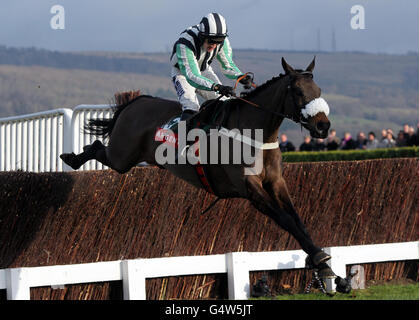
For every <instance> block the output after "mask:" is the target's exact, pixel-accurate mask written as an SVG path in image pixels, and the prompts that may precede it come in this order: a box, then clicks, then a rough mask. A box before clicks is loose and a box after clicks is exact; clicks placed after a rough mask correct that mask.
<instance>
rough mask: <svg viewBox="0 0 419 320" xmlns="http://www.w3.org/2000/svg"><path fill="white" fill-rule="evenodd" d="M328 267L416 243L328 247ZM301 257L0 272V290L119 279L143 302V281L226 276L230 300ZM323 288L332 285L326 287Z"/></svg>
mask: <svg viewBox="0 0 419 320" xmlns="http://www.w3.org/2000/svg"><path fill="white" fill-rule="evenodd" d="M324 250H325V251H327V252H330V253H331V254H332V259H331V260H330V262H329V264H330V265H331V267H332V269H333V271H334V272H335V273H336V274H337V275H338V276H341V277H345V276H346V265H350V264H362V263H375V262H389V261H404V260H418V259H419V241H412V242H398V243H385V244H372V245H360V246H346V247H329V248H324ZM306 256H307V255H306V254H305V253H304V252H303V251H302V250H291V251H272V252H232V253H226V254H217V255H208V256H187V257H170V258H153V259H133V260H119V261H110V262H95V263H86V264H74V265H59V266H46V267H32V268H11V269H3V270H0V289H6V290H7V299H9V300H30V288H32V287H42V286H62V285H66V284H77V283H93V282H106V281H118V280H122V283H123V296H124V299H125V300H144V299H146V286H145V282H146V279H149V278H159V277H170V276H183V275H196V274H214V273H227V275H228V296H229V299H232V300H237V299H248V298H249V297H250V282H249V272H250V271H262V270H284V269H285V270H286V269H301V268H304V267H305V258H306ZM327 288H328V290H330V291H334V289H335V287H334V286H330V284H328V285H327Z"/></svg>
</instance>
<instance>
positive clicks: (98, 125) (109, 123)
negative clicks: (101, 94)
mask: <svg viewBox="0 0 419 320" xmlns="http://www.w3.org/2000/svg"><path fill="white" fill-rule="evenodd" d="M139 96H141V92H140V90H137V91H126V92H117V93H115V94H114V105H115V106H114V107H112V111H113V117H112V119H89V121H88V122H87V124H85V126H84V131H85V132H86V133H88V134H92V135H96V136H103V137H104V138H108V137H109V136H110V135H111V133H112V130H113V127H114V126H115V123H116V120H117V119H118V117H119V115H120V114H121V112H122V110H124V109H125V107H126V106H128V105H129V104H130V103H131V102H133V101H134V100H135V99H137V98H138V97H139Z"/></svg>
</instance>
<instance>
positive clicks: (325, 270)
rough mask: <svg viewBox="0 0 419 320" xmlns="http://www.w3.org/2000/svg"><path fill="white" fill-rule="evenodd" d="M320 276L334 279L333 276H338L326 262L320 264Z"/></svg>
mask: <svg viewBox="0 0 419 320" xmlns="http://www.w3.org/2000/svg"><path fill="white" fill-rule="evenodd" d="M319 278H320V279H333V278H336V274H335V273H334V272H333V270H332V269H331V268H330V267H329V266H328V265H327V264H326V263H321V264H320V265H319Z"/></svg>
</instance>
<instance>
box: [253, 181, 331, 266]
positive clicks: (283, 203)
mask: <svg viewBox="0 0 419 320" xmlns="http://www.w3.org/2000/svg"><path fill="white" fill-rule="evenodd" d="M247 186H248V192H249V200H250V201H251V202H252V204H253V205H254V206H255V207H256V208H257V209H258V210H260V211H261V212H262V213H264V214H266V215H267V216H269V217H270V218H272V219H273V220H274V221H275V222H276V223H277V224H278V225H279V226H280V227H281V228H283V229H284V230H286V231H288V232H289V233H290V234H291V235H292V236H293V237H294V238H295V239H296V240H297V241H298V243H299V244H300V246H301V248H302V249H303V250H304V251H305V252H306V253H307V254H308V255H309V257H310V259H311V260H312V261H313V264H315V265H319V264H320V263H324V262H325V261H327V260H328V259H329V258H330V256H329V255H327V254H326V253H324V252H323V251H322V250H321V249H320V248H319V247H317V246H316V245H314V243H313V241H312V239H311V237H310V235H309V234H308V232H307V231H306V229H305V227H304V224H303V223H302V221H301V220H300V218H299V216H298V214H297V212H296V210H295V209H294V206H293V205H292V202H291V200H289V197H287V195H288V192H287V190H286V186H285V184H284V185H283V187H284V188H285V189H282V190H278V189H280V188H282V187H281V185H276V187H275V189H277V190H275V191H274V190H272V188H266V187H265V188H264V187H263V186H262V183H261V181H260V180H259V179H258V178H256V177H254V176H253V177H251V178H249V179H248V180H247ZM284 192H285V195H282V194H283V193H284ZM287 198H288V200H289V201H287Z"/></svg>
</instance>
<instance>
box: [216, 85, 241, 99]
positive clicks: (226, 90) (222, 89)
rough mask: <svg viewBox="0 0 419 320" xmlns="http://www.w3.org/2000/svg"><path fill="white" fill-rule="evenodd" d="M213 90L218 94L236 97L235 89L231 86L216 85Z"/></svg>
mask: <svg viewBox="0 0 419 320" xmlns="http://www.w3.org/2000/svg"><path fill="white" fill-rule="evenodd" d="M212 90H213V91H215V92H218V93H219V94H221V95H223V96H226V97H230V96H235V95H236V93H235V92H234V89H233V88H232V87H230V86H223V85H222V84H214V85H213V86H212Z"/></svg>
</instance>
